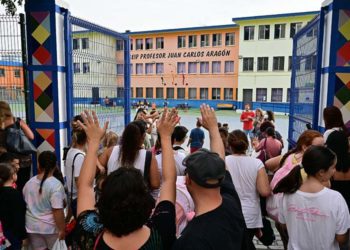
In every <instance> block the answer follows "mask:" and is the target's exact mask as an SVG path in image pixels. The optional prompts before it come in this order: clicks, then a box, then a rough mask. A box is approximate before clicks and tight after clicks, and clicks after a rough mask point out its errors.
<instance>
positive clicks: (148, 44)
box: [146, 38, 153, 49]
mask: <svg viewBox="0 0 350 250" xmlns="http://www.w3.org/2000/svg"><path fill="white" fill-rule="evenodd" d="M146 49H153V38H146Z"/></svg>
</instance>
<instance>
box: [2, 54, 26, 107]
mask: <svg viewBox="0 0 350 250" xmlns="http://www.w3.org/2000/svg"><path fill="white" fill-rule="evenodd" d="M23 96H24V80H23V66H22V63H20V62H15V61H13V60H12V61H3V60H0V100H8V101H15V100H18V99H20V98H23Z"/></svg>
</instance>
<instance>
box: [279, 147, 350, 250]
mask: <svg viewBox="0 0 350 250" xmlns="http://www.w3.org/2000/svg"><path fill="white" fill-rule="evenodd" d="M336 164H337V157H336V155H335V154H334V153H333V152H332V151H331V150H329V149H328V148H326V147H323V146H311V147H310V148H308V149H307V150H306V151H305V153H304V155H303V159H302V163H301V164H300V165H298V166H297V167H295V168H294V169H293V170H292V171H291V172H290V173H289V175H288V176H287V177H285V178H284V179H283V180H282V181H280V182H279V183H278V184H277V186H276V187H275V188H274V190H273V192H274V193H284V196H283V199H282V203H281V206H280V207H279V210H280V212H279V221H280V223H281V224H282V226H283V227H286V228H287V231H288V235H289V242H288V249H300V250H309V249H318V250H337V249H339V245H342V244H344V243H345V242H346V241H347V239H348V233H349V228H350V215H349V210H348V207H347V205H346V202H345V200H344V198H343V196H342V195H341V194H340V193H338V192H337V191H334V190H331V189H329V188H327V187H325V186H324V185H323V183H324V182H325V181H329V180H330V179H331V177H332V176H333V174H334V172H335V165H336ZM302 168H303V169H304V170H305V172H306V174H307V179H306V180H305V181H303V180H302V177H301V169H302Z"/></svg>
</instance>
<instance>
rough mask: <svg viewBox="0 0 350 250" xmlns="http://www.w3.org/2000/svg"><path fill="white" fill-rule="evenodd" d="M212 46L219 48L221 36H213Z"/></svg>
mask: <svg viewBox="0 0 350 250" xmlns="http://www.w3.org/2000/svg"><path fill="white" fill-rule="evenodd" d="M213 46H221V34H213Z"/></svg>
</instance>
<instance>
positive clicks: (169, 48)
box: [117, 24, 239, 106]
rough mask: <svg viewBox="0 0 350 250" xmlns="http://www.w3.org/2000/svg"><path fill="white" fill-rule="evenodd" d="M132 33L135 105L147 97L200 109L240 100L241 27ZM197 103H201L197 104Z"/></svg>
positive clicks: (225, 26)
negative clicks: (210, 104)
mask: <svg viewBox="0 0 350 250" xmlns="http://www.w3.org/2000/svg"><path fill="white" fill-rule="evenodd" d="M127 34H128V35H129V36H130V39H131V51H130V54H131V66H130V72H131V97H132V98H134V101H135V100H142V101H143V100H144V99H146V100H147V101H151V102H155V103H157V104H162V103H163V102H164V100H167V101H168V102H169V103H171V104H173V105H175V104H176V103H187V104H188V105H190V106H192V105H194V106H197V105H198V103H199V102H203V101H206V102H208V101H209V102H211V101H213V102H217V101H221V102H222V101H228V102H233V101H234V100H236V99H237V91H238V90H237V88H238V41H239V28H238V27H237V25H235V24H230V25H220V26H206V27H194V28H183V29H170V30H154V31H142V32H129V33H127ZM120 49H121V48H120ZM118 67H120V69H121V68H122V66H117V68H118ZM117 73H118V72H117ZM119 73H122V72H121V71H119ZM195 101H197V102H198V103H197V104H194V103H192V102H195Z"/></svg>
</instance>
